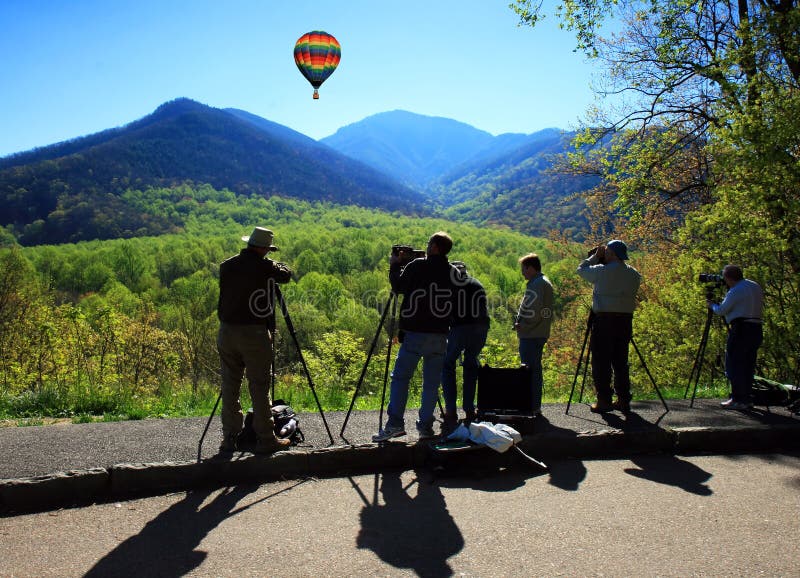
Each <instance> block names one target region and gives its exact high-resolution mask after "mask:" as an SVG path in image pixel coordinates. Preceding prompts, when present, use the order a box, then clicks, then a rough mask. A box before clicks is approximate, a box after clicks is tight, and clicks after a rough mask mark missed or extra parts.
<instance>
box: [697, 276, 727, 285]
mask: <svg viewBox="0 0 800 578" xmlns="http://www.w3.org/2000/svg"><path fill="white" fill-rule="evenodd" d="M697 280H698V281H699V282H700V283H706V284H710V285H718V286H719V287H724V286H725V277H723V276H722V275H720V274H718V273H700V275H698V276H697Z"/></svg>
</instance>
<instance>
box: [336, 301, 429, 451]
mask: <svg viewBox="0 0 800 578" xmlns="http://www.w3.org/2000/svg"><path fill="white" fill-rule="evenodd" d="M397 301H398V296H397V293H395V292H394V291H391V292H390V293H389V299H387V301H386V305H385V306H384V308H383V315H381V320H380V321H379V322H378V329H377V331H375V337H373V339H372V344H371V345H370V346H369V352H368V353H367V359H366V360H364V367H362V368H361V375H359V377H358V382H357V383H356V389H355V391H354V392H353V399H352V400H350V407H349V408H348V410H347V415H345V417H344V423H342V429H341V431H340V432H339V437H341V438H342V439H344V430H345V428H346V427H347V422H348V421H349V420H350V414H351V413H352V411H353V406H354V405H355V403H356V398H357V397H358V392H359V390H360V389H361V386H362V385H363V383H364V377H365V376H366V374H367V367H369V362H370V359H372V354H373V353H374V352H375V346H376V345H377V343H378V339H380V336H381V330H382V329H383V325H384V323H385V322H386V316H387V315H388V313H389V309H390V308H391V311H392V316H391V318H390V319H389V327H388V333H389V338H388V341H387V345H386V363H385V365H384V368H383V390H382V392H381V411H380V413H379V414H378V430H381V429H382V428H383V406H384V405H385V403H386V384H387V383H388V381H389V363H390V362H391V360H392V344H393V343H394V331H395V326H396V325H397ZM437 402H438V403H439V411H441V412H442V413H443V414H444V410H443V409H442V402H441V400H439V399H437Z"/></svg>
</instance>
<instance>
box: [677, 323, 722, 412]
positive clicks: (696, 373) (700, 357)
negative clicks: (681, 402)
mask: <svg viewBox="0 0 800 578" xmlns="http://www.w3.org/2000/svg"><path fill="white" fill-rule="evenodd" d="M713 318H714V312H713V311H712V310H711V309H710V308H709V309H708V310H707V311H706V324H705V326H704V327H703V335H702V337H701V338H700V344H699V345H698V346H697V353H695V355H694V363H693V364H692V371H691V373H689V381H688V383H687V384H686V391H684V392H683V399H686V396H687V395H688V394H689V387H690V386H691V385H692V379H694V389H693V390H692V400H691V401H690V402H689V407H694V398H695V395H696V394H697V385H698V383H699V382H700V372H701V370H702V369H703V361H704V359H705V355H706V346H707V345H708V335H709V333H710V332H711V323H712V320H713ZM725 328H726V329H727V330H728V331H730V327H729V326H728V322H727V321H725ZM718 360H719V358H718ZM710 369H711V376H710V381H711V382H713V381H714V371H715V366H714V365H711V366H710Z"/></svg>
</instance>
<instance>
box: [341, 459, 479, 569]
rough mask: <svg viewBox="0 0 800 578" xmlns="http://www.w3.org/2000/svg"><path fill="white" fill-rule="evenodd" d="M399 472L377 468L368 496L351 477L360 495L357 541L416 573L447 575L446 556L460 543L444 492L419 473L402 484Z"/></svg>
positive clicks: (453, 552) (360, 545) (452, 552)
mask: <svg viewBox="0 0 800 578" xmlns="http://www.w3.org/2000/svg"><path fill="white" fill-rule="evenodd" d="M401 474H402V472H400V471H396V472H384V473H381V474H376V475H375V482H374V483H375V487H374V491H373V499H372V501H371V502H370V500H368V499H367V498H366V496H365V495H364V493H363V492H362V491H361V489H360V488H359V487H358V485H357V484H356V483H355V481H354V480H353V479H352V478H350V482H351V483H352V484H353V486H354V487H355V488H356V491H357V492H358V493H359V495H360V496H361V498H362V500H363V501H364V508H363V509H362V510H361V514H360V519H361V529H360V531H359V533H358V537H357V539H356V545H357V546H358V547H359V548H365V549H368V550H372V551H373V552H374V553H375V554H376V555H377V556H378V557H379V558H380V559H381V560H383V561H384V562H386V563H387V564H391V565H392V566H394V567H395V568H408V569H410V570H413V571H414V572H415V573H416V574H417V575H418V576H422V577H429V578H437V577H440V576H452V575H453V569H452V568H451V567H450V565H449V564H448V563H447V560H448V558H450V557H451V556H454V555H455V554H457V553H458V552H460V551H461V550H462V549H463V547H464V537H463V535H462V534H461V531H460V530H459V528H458V526H457V525H456V523H455V520H453V517H452V516H451V515H450V512H449V511H448V510H447V504H446V503H445V501H444V496H443V495H442V492H441V490H440V489H439V487H438V486H436V485H434V484H432V483H429V482H428V481H425V480H423V479H420V477H419V476H417V477H416V478H415V479H414V480H413V481H412V482H411V483H410V484H409V485H408V486H405V487H403V482H402V478H401ZM379 480H380V482H379ZM414 486H416V493H414V492H413V489H414ZM379 493H380V496H381V500H379V499H378V494H379ZM381 502H382V503H381Z"/></svg>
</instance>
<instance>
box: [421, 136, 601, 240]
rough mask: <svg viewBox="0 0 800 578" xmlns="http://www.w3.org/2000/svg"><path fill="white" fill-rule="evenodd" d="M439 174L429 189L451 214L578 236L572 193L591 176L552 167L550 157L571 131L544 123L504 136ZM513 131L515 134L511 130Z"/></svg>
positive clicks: (578, 206) (580, 228) (564, 147)
mask: <svg viewBox="0 0 800 578" xmlns="http://www.w3.org/2000/svg"><path fill="white" fill-rule="evenodd" d="M504 136H505V137H510V136H512V135H501V136H499V137H496V138H497V139H500V140H499V142H497V143H495V145H494V146H493V147H491V148H489V149H486V150H485V151H483V152H482V153H480V154H479V155H477V156H476V157H474V158H473V159H472V160H471V161H468V162H466V163H463V164H462V165H461V166H459V167H457V168H455V169H454V170H452V171H450V172H449V173H447V174H445V175H443V176H442V177H441V178H440V179H439V181H438V183H437V184H436V186H435V187H433V188H432V190H431V192H430V194H431V196H432V197H433V198H434V199H436V200H437V201H438V202H439V203H440V204H441V205H443V206H444V207H446V209H445V210H444V214H445V215H446V216H448V217H450V218H453V219H457V220H466V221H470V222H474V223H481V224H492V225H506V226H508V227H511V228H513V229H515V230H518V231H522V232H524V233H528V234H530V235H537V236H543V235H546V234H547V233H548V232H549V231H551V230H557V231H559V232H561V233H562V234H564V235H566V236H567V237H569V238H572V239H575V240H578V241H581V240H583V238H584V235H585V232H586V230H585V223H586V220H585V218H584V216H583V209H584V202H583V199H582V198H581V196H580V195H579V194H578V193H580V192H582V191H584V190H586V189H588V188H590V187H592V186H594V185H595V184H597V179H596V178H593V177H574V176H569V175H564V174H559V173H557V172H554V171H553V163H554V160H555V159H557V158H558V157H559V156H560V155H563V154H564V153H565V152H566V151H568V150H571V145H570V141H571V139H572V137H573V136H574V134H573V133H562V132H561V131H559V130H556V129H547V130H543V131H539V132H537V133H534V134H531V135H527V136H526V137H525V138H524V139H517V138H514V139H508V140H506V141H505V142H503V141H502V137H504ZM513 136H514V137H516V136H517V135H513Z"/></svg>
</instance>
